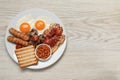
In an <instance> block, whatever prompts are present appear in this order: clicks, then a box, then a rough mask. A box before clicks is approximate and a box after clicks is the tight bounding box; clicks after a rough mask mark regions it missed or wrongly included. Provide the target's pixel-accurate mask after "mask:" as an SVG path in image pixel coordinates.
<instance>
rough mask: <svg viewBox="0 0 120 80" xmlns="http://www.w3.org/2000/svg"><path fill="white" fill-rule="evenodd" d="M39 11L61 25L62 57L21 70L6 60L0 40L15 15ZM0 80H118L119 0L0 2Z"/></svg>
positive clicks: (3, 0)
mask: <svg viewBox="0 0 120 80" xmlns="http://www.w3.org/2000/svg"><path fill="white" fill-rule="evenodd" d="M31 8H41V9H46V10H49V11H51V12H53V13H55V14H56V15H57V16H58V17H59V18H60V19H61V20H62V22H63V23H64V25H65V28H66V31H67V36H68V43H67V48H66V51H65V53H64V55H63V57H62V58H61V59H60V60H59V61H58V62H57V63H56V64H55V65H53V66H51V67H49V68H46V69H43V70H28V69H27V70H22V69H20V68H19V67H18V66H17V64H15V63H14V62H13V61H12V59H11V58H10V57H9V55H8V53H7V51H6V48H5V45H4V36H5V31H6V28H7V24H8V23H9V21H10V20H11V19H12V18H13V17H14V16H15V15H16V14H18V13H19V12H21V11H24V10H27V9H31ZM0 79H1V80H120V0H0Z"/></svg>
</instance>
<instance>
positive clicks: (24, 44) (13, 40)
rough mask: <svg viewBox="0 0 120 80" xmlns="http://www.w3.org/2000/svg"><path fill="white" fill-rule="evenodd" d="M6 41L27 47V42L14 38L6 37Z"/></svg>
mask: <svg viewBox="0 0 120 80" xmlns="http://www.w3.org/2000/svg"><path fill="white" fill-rule="evenodd" d="M7 40H8V41H10V42H12V43H15V44H21V45H23V46H28V42H27V41H24V40H22V39H19V38H16V37H14V36H8V37H7Z"/></svg>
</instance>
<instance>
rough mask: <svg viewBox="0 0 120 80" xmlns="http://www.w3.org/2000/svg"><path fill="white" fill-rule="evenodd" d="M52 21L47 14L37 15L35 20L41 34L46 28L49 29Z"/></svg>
mask: <svg viewBox="0 0 120 80" xmlns="http://www.w3.org/2000/svg"><path fill="white" fill-rule="evenodd" d="M51 23H53V20H52V19H51V18H50V17H47V16H40V17H37V18H36V19H35V21H34V22H33V24H34V26H35V28H36V29H37V30H38V33H39V34H42V33H43V31H44V30H46V29H48V28H49V25H50V24H51Z"/></svg>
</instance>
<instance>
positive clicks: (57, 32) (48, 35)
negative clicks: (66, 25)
mask: <svg viewBox="0 0 120 80" xmlns="http://www.w3.org/2000/svg"><path fill="white" fill-rule="evenodd" d="M62 32H63V28H62V27H60V25H59V24H57V23H54V24H51V25H50V28H49V29H46V30H45V31H44V32H43V35H44V37H45V39H44V42H43V43H45V44H48V45H50V47H51V48H52V53H54V52H55V51H56V50H57V48H58V47H59V46H60V44H62V43H63V42H64V40H65V35H63V34H62Z"/></svg>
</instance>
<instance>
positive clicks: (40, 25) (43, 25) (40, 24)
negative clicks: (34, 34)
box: [35, 20, 45, 30]
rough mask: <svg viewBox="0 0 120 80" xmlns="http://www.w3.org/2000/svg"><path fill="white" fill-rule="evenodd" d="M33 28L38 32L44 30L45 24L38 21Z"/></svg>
mask: <svg viewBox="0 0 120 80" xmlns="http://www.w3.org/2000/svg"><path fill="white" fill-rule="evenodd" d="M35 27H36V29H38V30H43V29H44V28H45V23H44V22H43V21H42V20H38V21H37V22H36V23H35Z"/></svg>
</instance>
